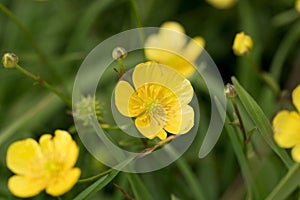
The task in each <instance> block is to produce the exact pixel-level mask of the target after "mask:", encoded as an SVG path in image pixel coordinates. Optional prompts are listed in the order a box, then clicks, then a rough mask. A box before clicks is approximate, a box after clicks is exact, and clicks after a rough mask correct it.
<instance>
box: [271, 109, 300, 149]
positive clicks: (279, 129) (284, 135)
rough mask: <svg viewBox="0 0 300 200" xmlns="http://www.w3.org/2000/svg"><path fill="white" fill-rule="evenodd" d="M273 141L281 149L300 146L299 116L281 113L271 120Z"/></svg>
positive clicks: (293, 113) (291, 113) (292, 113)
mask: <svg viewBox="0 0 300 200" xmlns="http://www.w3.org/2000/svg"><path fill="white" fill-rule="evenodd" d="M273 129H274V139H275V141H276V142H277V144H278V145H279V146H281V147H283V148H291V147H293V146H295V145H298V144H300V115H299V114H298V113H296V112H288V111H281V112H279V113H278V114H277V115H276V116H275V118H274V119H273Z"/></svg>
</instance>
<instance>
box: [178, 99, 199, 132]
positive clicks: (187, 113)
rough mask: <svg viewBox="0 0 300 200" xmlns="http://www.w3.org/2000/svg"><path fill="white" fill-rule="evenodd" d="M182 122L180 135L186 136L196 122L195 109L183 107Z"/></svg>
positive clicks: (187, 106)
mask: <svg viewBox="0 0 300 200" xmlns="http://www.w3.org/2000/svg"><path fill="white" fill-rule="evenodd" d="M181 117H182V121H181V124H180V125H181V126H180V130H179V132H178V133H179V134H185V133H187V132H188V131H190V130H191V129H192V128H193V126H194V124H195V122H194V109H193V108H192V107H191V106H189V105H184V106H183V107H182V116H181Z"/></svg>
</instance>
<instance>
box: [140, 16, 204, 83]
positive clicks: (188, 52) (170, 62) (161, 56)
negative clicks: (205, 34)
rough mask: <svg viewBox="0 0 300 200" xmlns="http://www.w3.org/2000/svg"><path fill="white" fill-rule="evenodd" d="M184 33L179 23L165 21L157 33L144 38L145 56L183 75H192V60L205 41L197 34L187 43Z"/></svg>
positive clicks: (195, 57) (200, 50)
mask: <svg viewBox="0 0 300 200" xmlns="http://www.w3.org/2000/svg"><path fill="white" fill-rule="evenodd" d="M170 30H172V31H170ZM184 33H185V31H184V28H183V27H182V26H181V25H180V24H179V23H177V22H165V23H164V24H163V25H162V26H161V29H160V31H159V33H158V34H153V35H150V36H149V37H148V38H147V39H146V42H145V56H146V58H147V59H149V60H152V61H156V62H158V63H161V64H164V65H167V66H170V67H172V68H174V69H175V70H177V71H178V72H180V73H181V74H183V75H184V76H185V77H188V76H190V75H192V74H193V73H194V71H195V67H194V66H193V65H194V63H193V62H195V61H196V59H197V57H198V56H199V55H200V54H201V52H202V50H203V47H204V45H205V41H204V39H203V38H202V37H199V36H198V37H195V38H193V41H190V42H189V43H188V44H187V37H186V35H185V34H184ZM189 61H190V62H189Z"/></svg>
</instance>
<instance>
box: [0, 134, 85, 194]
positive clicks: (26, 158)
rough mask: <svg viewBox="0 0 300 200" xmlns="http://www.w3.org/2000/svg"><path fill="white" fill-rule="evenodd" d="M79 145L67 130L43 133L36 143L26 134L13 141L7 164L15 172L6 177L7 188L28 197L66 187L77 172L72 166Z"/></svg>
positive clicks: (63, 189)
mask: <svg viewBox="0 0 300 200" xmlns="http://www.w3.org/2000/svg"><path fill="white" fill-rule="evenodd" d="M78 153H79V149H78V146H77V145H76V143H75V142H74V141H73V140H72V137H71V136H70V134H69V133H68V132H66V131H62V130H56V131H55V136H54V137H53V138H52V136H51V135H50V134H44V135H42V137H41V138H40V140H39V143H37V142H36V141H35V140H33V139H31V138H28V139H24V140H19V141H16V142H14V143H12V144H11V145H10V146H9V148H8V150H7V157H6V162H7V167H8V168H9V169H10V170H11V171H12V172H14V173H15V174H16V175H14V176H12V177H10V178H9V180H8V188H9V190H10V191H11V192H12V193H13V194H14V195H15V196H18V197H22V198H27V197H32V196H35V195H37V194H39V193H40V192H41V191H42V190H44V189H45V190H46V193H48V194H50V195H52V196H60V195H62V194H64V193H66V192H67V191H69V190H70V189H71V188H72V187H73V186H74V184H75V183H76V182H77V180H78V178H79V176H80V169H79V168H74V165H75V163H76V161H77V158H78Z"/></svg>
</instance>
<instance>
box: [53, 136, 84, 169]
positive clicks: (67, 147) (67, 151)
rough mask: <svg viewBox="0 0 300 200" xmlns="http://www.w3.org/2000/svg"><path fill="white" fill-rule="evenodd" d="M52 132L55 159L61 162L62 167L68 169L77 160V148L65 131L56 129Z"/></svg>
mask: <svg viewBox="0 0 300 200" xmlns="http://www.w3.org/2000/svg"><path fill="white" fill-rule="evenodd" d="M54 134H55V136H54V138H53V144H54V147H55V156H56V158H55V159H56V161H60V162H61V163H63V165H64V167H63V169H70V168H72V167H73V166H74V165H75V163H76V161H77V158H78V153H79V148H78V146H77V145H76V143H75V141H73V139H72V137H71V135H70V134H69V133H68V132H67V131H63V130H56V131H55V133H54Z"/></svg>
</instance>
